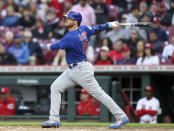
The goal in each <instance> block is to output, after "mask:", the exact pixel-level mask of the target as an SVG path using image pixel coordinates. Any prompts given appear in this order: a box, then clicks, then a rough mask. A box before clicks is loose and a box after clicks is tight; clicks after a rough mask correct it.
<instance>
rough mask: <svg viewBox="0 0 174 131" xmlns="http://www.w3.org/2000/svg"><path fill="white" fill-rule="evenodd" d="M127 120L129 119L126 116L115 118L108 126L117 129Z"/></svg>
mask: <svg viewBox="0 0 174 131" xmlns="http://www.w3.org/2000/svg"><path fill="white" fill-rule="evenodd" d="M128 122H129V119H128V118H127V117H124V118H121V119H117V120H116V122H115V123H114V124H113V125H111V126H109V128H111V129H117V128H120V127H121V126H122V125H125V124H126V123H128Z"/></svg>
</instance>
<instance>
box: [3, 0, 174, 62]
mask: <svg viewBox="0 0 174 131" xmlns="http://www.w3.org/2000/svg"><path fill="white" fill-rule="evenodd" d="M68 10H74V11H78V12H80V13H81V14H82V18H83V20H82V24H83V25H87V26H93V25H96V24H103V23H106V22H109V21H119V22H152V28H138V27H128V26H127V27H125V26H121V27H120V30H106V31H104V32H101V33H97V34H96V35H95V36H93V37H91V38H90V40H89V44H88V51H87V57H88V60H89V61H90V62H91V63H93V64H96V65H106V64H107V65H112V64H119V65H120V64H137V65H159V64H174V0H132V1H130V0H93V1H92V0H0V64H19V65H21V64H22V65H28V64H29V65H40V64H48V65H66V60H65V55H66V53H65V52H64V51H62V50H59V51H54V52H49V53H48V52H46V51H45V50H44V49H43V47H44V44H48V43H51V42H54V41H57V40H59V39H61V38H62V37H63V35H64V34H65V33H66V32H67V29H65V28H64V25H63V17H62V15H63V14H64V13H66V12H67V11H68Z"/></svg>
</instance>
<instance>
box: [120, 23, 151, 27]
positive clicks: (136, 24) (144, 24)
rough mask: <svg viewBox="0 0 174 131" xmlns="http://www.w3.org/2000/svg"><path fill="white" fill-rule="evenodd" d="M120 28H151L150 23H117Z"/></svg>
mask: <svg viewBox="0 0 174 131" xmlns="http://www.w3.org/2000/svg"><path fill="white" fill-rule="evenodd" d="M119 25H120V26H135V27H152V23H150V22H137V23H119Z"/></svg>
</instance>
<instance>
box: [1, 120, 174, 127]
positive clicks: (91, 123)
mask: <svg viewBox="0 0 174 131" xmlns="http://www.w3.org/2000/svg"><path fill="white" fill-rule="evenodd" d="M41 123H42V122H29V121H27V122H20V121H17V122H0V126H40V125H41ZM61 124H62V126H97V127H98V126H109V125H110V124H112V123H103V122H62V123H61ZM125 126H126V127H174V124H162V123H161V124H139V123H128V124H126V125H125Z"/></svg>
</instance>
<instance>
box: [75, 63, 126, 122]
mask: <svg viewBox="0 0 174 131" xmlns="http://www.w3.org/2000/svg"><path fill="white" fill-rule="evenodd" d="M74 75H75V74H74ZM72 76H73V75H72ZM73 80H74V81H76V82H77V83H78V84H80V85H81V86H82V87H83V88H84V89H85V90H87V91H88V92H89V93H90V94H91V95H92V96H93V97H95V98H96V99H97V100H98V101H100V102H101V103H102V104H104V105H105V106H106V107H107V108H108V109H109V110H110V112H111V113H112V114H113V115H114V116H115V118H116V120H121V119H127V116H126V114H125V113H124V112H123V111H122V109H121V108H120V107H119V106H118V105H117V104H116V103H115V102H114V101H113V100H112V98H111V97H110V96H109V95H108V94H106V93H105V92H104V91H103V90H102V88H101V87H100V86H99V84H98V82H97V81H96V79H95V78H94V71H93V67H92V65H91V64H90V63H85V64H83V65H80V66H79V72H78V73H76V77H73ZM127 120H128V119H127Z"/></svg>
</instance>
